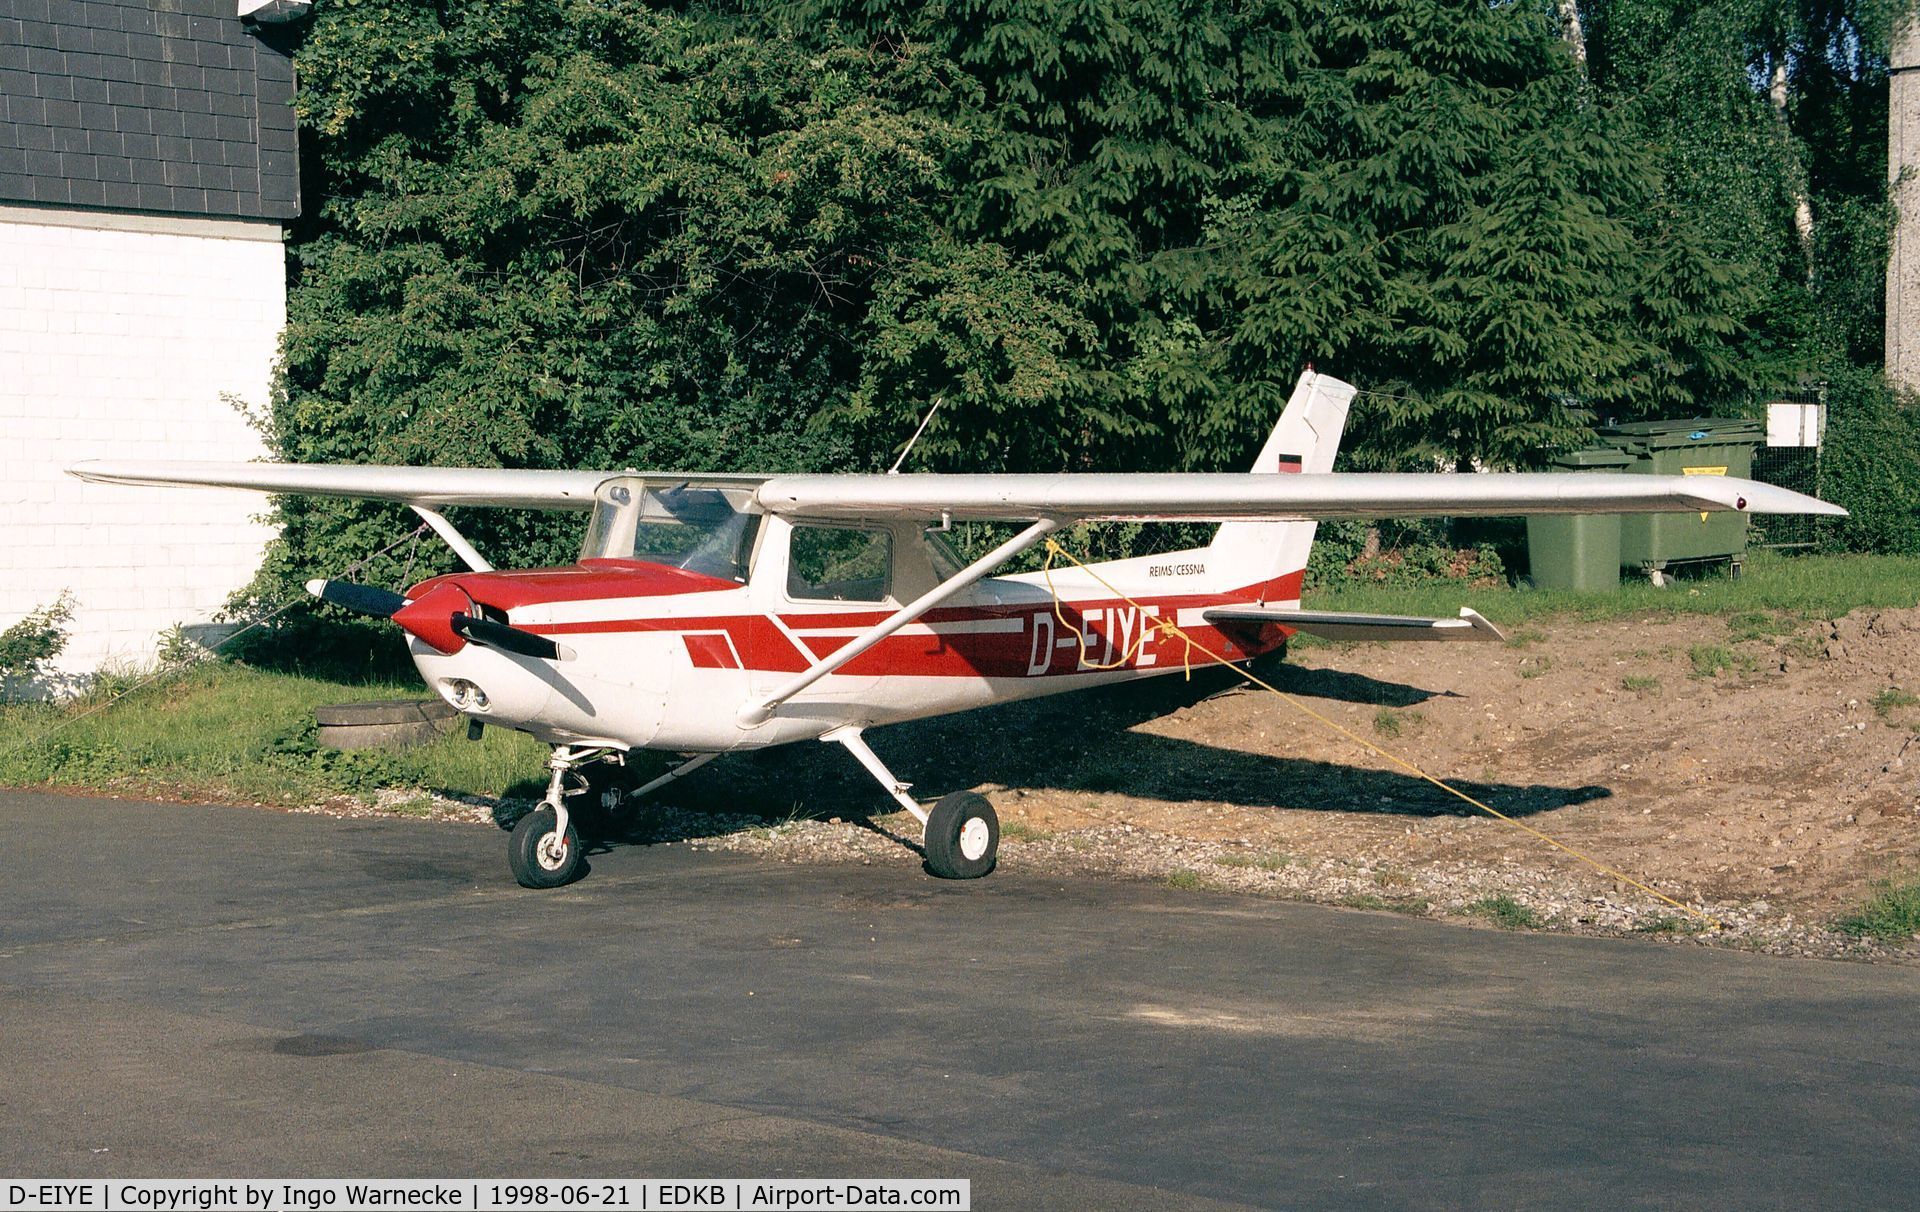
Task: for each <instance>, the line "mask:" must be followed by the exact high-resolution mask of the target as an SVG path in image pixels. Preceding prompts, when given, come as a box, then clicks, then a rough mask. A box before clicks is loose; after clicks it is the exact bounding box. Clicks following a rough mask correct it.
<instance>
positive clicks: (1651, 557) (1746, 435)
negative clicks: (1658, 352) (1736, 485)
mask: <svg viewBox="0 0 1920 1212" xmlns="http://www.w3.org/2000/svg"><path fill="white" fill-rule="evenodd" d="M1598 432H1599V436H1600V440H1601V441H1602V442H1606V443H1609V444H1611V445H1615V446H1618V447H1619V448H1620V449H1621V450H1623V451H1625V452H1627V453H1628V454H1630V455H1632V456H1633V464H1632V466H1630V467H1629V468H1628V469H1627V470H1629V471H1635V472H1639V473H1641V474H1644V475H1658V476H1683V475H1684V476H1697V475H1718V476H1737V477H1739V478H1741V479H1746V478H1748V477H1749V476H1750V475H1751V474H1752V472H1753V449H1754V447H1756V446H1758V445H1759V444H1760V443H1762V442H1764V441H1766V439H1767V428H1766V426H1765V425H1764V424H1763V423H1762V422H1759V421H1747V420H1740V419H1737V418H1728V417H1703V418H1695V419H1693V420H1682V421H1640V422H1636V423H1634V424H1631V425H1610V426H1607V427H1606V428H1604V429H1601V430H1599V431H1598ZM1746 552H1747V515H1746V514H1744V513H1734V512H1731V511H1721V512H1717V513H1641V514H1632V515H1629V516H1628V517H1626V518H1624V519H1623V520H1622V521H1621V524H1620V562H1621V563H1622V564H1624V565H1626V566H1627V567H1630V568H1642V569H1645V570H1646V571H1647V572H1648V573H1650V574H1652V575H1653V579H1654V581H1655V583H1656V584H1657V583H1659V582H1660V581H1661V580H1662V579H1663V578H1662V575H1661V574H1662V573H1664V572H1665V570H1666V568H1667V566H1668V565H1669V564H1674V563H1686V562H1690V561H1697V560H1727V561H1730V562H1731V564H1732V566H1733V571H1734V572H1735V573H1736V574H1738V572H1739V571H1740V565H1741V563H1742V562H1743V561H1744V559H1745V558H1746Z"/></svg>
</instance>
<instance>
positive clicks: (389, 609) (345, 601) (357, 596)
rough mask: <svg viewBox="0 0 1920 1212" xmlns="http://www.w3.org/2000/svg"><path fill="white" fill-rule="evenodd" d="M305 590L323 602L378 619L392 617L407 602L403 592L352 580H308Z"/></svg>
mask: <svg viewBox="0 0 1920 1212" xmlns="http://www.w3.org/2000/svg"><path fill="white" fill-rule="evenodd" d="M307 592H308V593H310V594H312V595H313V596H314V597H316V598H319V599H320V600H321V601H323V602H331V603H332V604H333V605H335V606H339V607H342V608H344V609H347V610H352V611H355V612H357V613H360V614H370V615H372V616H374V617H375V618H379V619H390V618H392V617H393V615H394V612H395V611H397V610H399V609H400V608H401V607H402V606H405V605H406V604H407V599H406V595H404V594H398V593H395V592H393V590H391V589H381V588H380V587H379V586H377V585H356V584H354V583H353V582H352V581H308V582H307Z"/></svg>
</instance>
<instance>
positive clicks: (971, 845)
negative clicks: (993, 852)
mask: <svg viewBox="0 0 1920 1212" xmlns="http://www.w3.org/2000/svg"><path fill="white" fill-rule="evenodd" d="M988 839H989V834H988V831H987V823H986V822H985V821H983V820H981V819H980V818H979V817H977V816H975V817H968V818H967V823H966V824H965V825H962V826H961V827H960V853H961V855H962V856H963V857H964V858H965V859H966V860H967V861H968V862H970V863H971V862H973V861H975V860H976V859H978V858H979V857H980V856H981V855H983V854H985V853H986V852H987V841H988Z"/></svg>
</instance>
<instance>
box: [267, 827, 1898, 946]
mask: <svg viewBox="0 0 1920 1212" xmlns="http://www.w3.org/2000/svg"><path fill="white" fill-rule="evenodd" d="M532 806H533V804H532V802H531V801H519V800H505V801H503V800H493V799H488V798H484V797H466V798H461V799H451V798H447V797H444V796H435V795H426V794H422V793H420V792H406V791H388V792H382V793H381V794H380V795H379V796H378V797H377V798H376V800H375V801H374V802H371V803H363V802H359V801H353V800H335V801H330V802H328V803H324V804H316V805H313V806H311V807H309V808H304V809H298V810H296V811H299V812H303V813H312V814H316V815H323V816H330V817H342V818H349V817H376V816H395V815H400V816H412V817H418V818H421V819H429V820H434V821H441V822H445V823H448V824H466V825H487V826H493V827H496V828H506V827H510V826H511V824H512V822H513V821H514V820H517V819H518V817H519V815H520V814H521V813H523V812H525V811H527V810H528V809H530V808H531V807H532ZM1458 823H1459V824H1461V825H1464V826H1465V827H1467V828H1470V829H1486V830H1495V829H1500V828H1502V827H1503V826H1501V825H1500V823H1499V822H1496V821H1493V820H1490V819H1488V820H1475V819H1473V818H1465V819H1464V820H1463V821H1461V822H1458ZM1016 830H1017V831H1018V832H1019V834H1020V836H1004V837H1003V838H1002V840H1001V843H1000V863H999V866H1000V869H1001V870H1006V871H1019V872H1031V873H1041V874H1047V875H1059V876H1071V877H1074V878H1079V879H1122V880H1146V881H1151V882H1156V883H1161V884H1164V885H1166V886H1168V887H1170V888H1174V889H1177V890H1183V891H1204V892H1227V893H1237V894H1243V895H1250V896H1265V897H1276V898H1279V899H1282V900H1295V901H1310V902H1314V903H1316V904H1324V905H1337V906H1342V907H1345V908H1349V909H1356V910H1366V911H1374V912H1386V913H1401V914H1407V915H1410V916H1414V917H1424V918H1430V919H1434V920H1439V921H1448V922H1452V923H1454V924H1458V925H1462V926H1469V927H1483V928H1505V929H1519V930H1541V931H1552V932H1557V933H1567V934H1590V935H1604V936H1611V937H1630V938H1636V939H1642V940H1646V941H1648V942H1655V943H1669V944H1687V945H1698V946H1719V947H1732V948H1737V949H1740V950H1746V951H1753V952H1758V953H1761V954H1766V955H1780V956H1795V957H1802V958H1818V959H1842V960H1856V961H1877V962H1905V963H1913V962H1920V936H1916V937H1915V939H1913V940H1909V941H1907V942H1905V943H1898V944H1894V943H1887V942H1882V941H1877V940H1873V939H1863V938H1856V937H1853V936H1851V935H1848V934H1844V933H1841V932H1840V931H1837V930H1833V929H1830V928H1828V927H1827V926H1826V925H1825V924H1823V923H1822V922H1820V921H1815V920H1806V919H1805V918H1796V916H1795V915H1794V913H1792V912H1791V911H1790V910H1787V909H1784V908H1782V907H1778V906H1775V905H1773V904H1771V903H1769V902H1768V901H1765V900H1750V901H1710V902H1705V903H1701V902H1693V903H1691V904H1690V905H1689V908H1691V909H1693V910H1695V911H1697V912H1698V913H1699V914H1701V915H1703V916H1691V915H1689V914H1688V913H1686V912H1684V911H1682V910H1679V909H1676V908H1675V907H1673V906H1672V905H1669V904H1666V903H1664V902H1661V901H1659V900H1656V899H1655V898H1653V897H1650V896H1648V895H1646V894H1645V893H1643V892H1639V891H1637V890H1635V889H1633V888H1632V887H1631V886H1629V885H1625V884H1616V886H1615V890H1614V891H1612V892H1610V893H1594V892H1591V891H1590V890H1589V889H1588V888H1587V887H1586V886H1585V882H1584V881H1580V880H1575V879H1569V878H1567V877H1566V876H1564V875H1562V874H1561V873H1559V872H1556V871H1553V870H1549V869H1545V868H1541V867H1536V866H1529V865H1527V864H1524V863H1520V862H1513V861H1502V862H1498V863H1492V864H1489V863H1484V862H1476V861H1469V860H1458V861H1452V862H1440V863H1430V864H1426V865H1423V866H1419V867H1415V868H1412V869H1408V868H1405V867H1401V866H1398V865H1395V864H1392V863H1386V862H1379V861H1375V860H1370V859H1366V858H1353V859H1344V858H1333V857H1320V858H1304V857H1299V856H1294V855H1288V854H1280V853H1277V852H1274V851H1271V850H1264V849H1262V848H1260V847H1259V846H1257V845H1255V844H1253V843H1251V842H1248V841H1246V840H1244V839H1233V840H1216V839H1205V838H1194V837H1188V836H1183V835H1179V834H1170V833H1161V832H1156V831H1154V830H1150V829H1143V828H1139V827H1136V826H1133V825H1128V824H1115V825H1098V826H1092V827H1089V828H1084V829H1071V830H1064V831H1061V832H1058V833H1049V834H1040V833H1036V832H1033V831H1027V830H1019V829H1018V827H1016ZM919 832H920V827H919V825H918V823H917V822H915V821H914V820H913V818H912V817H910V816H908V815H907V814H906V813H904V812H901V813H894V814H892V815H890V816H878V817H867V818H859V819H845V820H843V819H832V820H819V819H810V818H796V819H793V820H787V821H781V822H777V823H770V822H768V821H767V820H766V819H764V818H761V817H758V816H750V815H745V814H740V813H724V812H710V811H698V810H688V809H683V808H676V807H671V806H654V807H651V808H647V809H644V810H642V811H641V812H640V813H639V814H638V815H637V816H636V817H635V819H634V821H633V826H632V828H631V829H630V831H629V832H628V834H627V836H626V837H625V838H624V839H622V841H621V843H620V844H637V845H687V846H692V847H694V848H695V849H700V850H715V851H729V852H733V853H738V854H751V855H755V856H757V857H761V858H769V859H773V860H776V861H779V862H787V863H813V864H854V865H873V864H876V863H917V862H918V859H919V856H918V853H917V849H916V843H917V840H918V838H919ZM1661 891H1663V892H1668V893H1670V894H1675V896H1676V899H1680V894H1681V890H1680V889H1677V888H1675V889H1661ZM1683 903H1685V902H1684V901H1683ZM1708 919H1712V920H1708Z"/></svg>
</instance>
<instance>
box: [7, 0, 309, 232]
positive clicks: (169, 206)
mask: <svg viewBox="0 0 1920 1212" xmlns="http://www.w3.org/2000/svg"><path fill="white" fill-rule="evenodd" d="M234 9H235V5H234V2H233V0H126V2H125V3H121V2H119V0H0V202H10V201H11V202H38V203H44V204H51V205H57V206H82V207H104V208H108V209H112V210H138V211H163V212H169V213H173V214H187V215H207V216H216V217H221V218H236V217H237V218H267V219H291V218H293V217H294V216H295V215H297V214H299V213H300V177H299V171H298V163H297V159H296V151H297V145H296V142H295V137H294V127H293V61H292V60H291V59H289V58H288V57H287V56H286V55H284V54H282V53H280V52H279V51H277V50H274V49H273V48H272V47H270V46H268V45H267V44H265V43H264V42H262V41H261V40H260V39H259V38H257V37H256V36H255V35H254V34H252V33H251V32H249V31H248V29H247V27H246V26H245V25H244V24H243V23H242V22H241V21H240V18H239V17H237V16H235V14H234Z"/></svg>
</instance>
